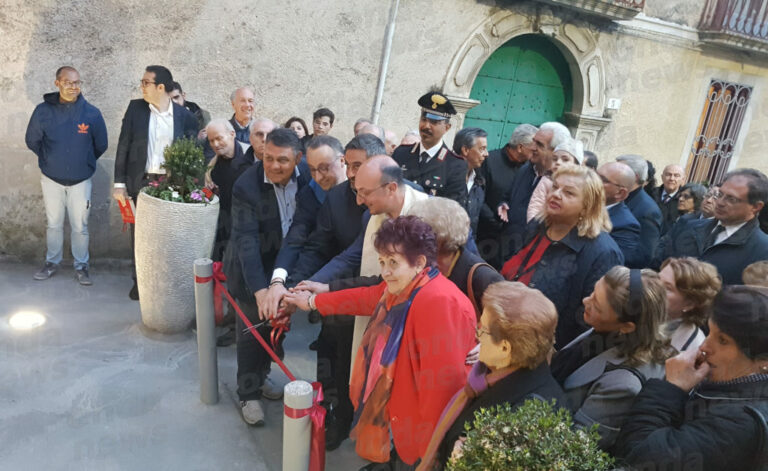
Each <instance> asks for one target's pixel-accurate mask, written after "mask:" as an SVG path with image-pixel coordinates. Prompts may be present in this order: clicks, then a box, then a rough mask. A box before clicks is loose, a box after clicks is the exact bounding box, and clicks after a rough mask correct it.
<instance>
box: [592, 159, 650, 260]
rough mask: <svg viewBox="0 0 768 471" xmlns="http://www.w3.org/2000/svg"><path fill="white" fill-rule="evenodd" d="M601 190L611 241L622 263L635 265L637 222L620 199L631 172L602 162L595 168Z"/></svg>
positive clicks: (623, 197)
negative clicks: (603, 192)
mask: <svg viewBox="0 0 768 471" xmlns="http://www.w3.org/2000/svg"><path fill="white" fill-rule="evenodd" d="M597 174H598V175H599V176H600V179H601V180H602V181H603V187H604V188H605V209H606V210H607V211H608V217H610V218H611V226H612V228H611V232H610V235H611V238H612V239H613V240H614V242H616V245H618V246H619V248H620V249H621V253H623V254H624V262H625V263H628V264H630V263H636V261H637V259H638V257H639V256H640V255H639V250H640V223H639V222H638V221H637V218H635V216H634V215H633V214H632V211H630V210H629V208H628V207H627V205H626V204H625V203H624V200H626V199H627V196H629V188H631V187H632V185H633V184H634V182H635V173H634V172H633V171H632V169H631V168H629V166H627V165H624V164H622V163H620V162H606V163H604V164H603V165H601V166H600V168H598V169H597Z"/></svg>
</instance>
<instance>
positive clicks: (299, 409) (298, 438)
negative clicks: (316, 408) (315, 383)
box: [283, 380, 314, 471]
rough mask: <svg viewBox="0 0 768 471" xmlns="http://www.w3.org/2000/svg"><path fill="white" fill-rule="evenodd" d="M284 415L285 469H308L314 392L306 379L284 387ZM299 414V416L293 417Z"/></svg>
mask: <svg viewBox="0 0 768 471" xmlns="http://www.w3.org/2000/svg"><path fill="white" fill-rule="evenodd" d="M284 392H285V394H284V400H283V402H284V404H285V407H284V412H283V413H284V416H283V471H307V470H308V469H309V447H310V442H311V440H312V421H311V419H310V418H309V409H310V408H311V407H312V399H313V397H314V392H313V391H312V385H311V384H309V383H308V382H306V381H301V380H297V381H291V382H290V383H288V384H286V385H285V389H284ZM291 415H293V416H298V417H297V418H292V417H291Z"/></svg>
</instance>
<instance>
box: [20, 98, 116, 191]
mask: <svg viewBox="0 0 768 471" xmlns="http://www.w3.org/2000/svg"><path fill="white" fill-rule="evenodd" d="M26 142H27V147H29V148H30V149H31V150H32V152H34V153H35V154H36V155H37V163H38V165H39V166H40V170H41V171H42V172H43V175H45V176H47V177H48V178H50V179H51V180H53V181H55V182H58V183H60V184H62V185H74V184H77V183H79V182H81V181H83V180H86V179H88V178H90V177H91V175H93V173H94V172H95V171H96V159H98V158H99V157H100V156H101V154H103V153H104V151H106V150H107V126H106V124H104V118H102V116H101V112H100V111H99V109H98V108H96V107H95V106H93V105H91V104H90V103H88V102H87V101H85V98H83V96H82V95H79V96H78V97H77V100H76V101H75V102H74V103H61V102H59V92H54V93H47V94H45V95H43V102H42V103H40V104H39V105H37V107H36V108H35V111H34V112H33V113H32V117H31V118H29V125H28V126H27V135H26Z"/></svg>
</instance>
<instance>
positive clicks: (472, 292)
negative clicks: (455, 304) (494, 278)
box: [467, 262, 494, 321]
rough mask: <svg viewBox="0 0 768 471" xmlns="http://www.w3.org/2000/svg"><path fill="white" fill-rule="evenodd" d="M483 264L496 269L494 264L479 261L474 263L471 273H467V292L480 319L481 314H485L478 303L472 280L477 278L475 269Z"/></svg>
mask: <svg viewBox="0 0 768 471" xmlns="http://www.w3.org/2000/svg"><path fill="white" fill-rule="evenodd" d="M481 266H486V267H488V268H490V269H491V270H493V269H494V268H493V267H492V266H490V265H489V264H487V263H485V262H478V263H475V264H474V265H472V268H470V269H469V275H467V294H468V295H469V300H470V301H472V306H473V307H474V308H475V315H477V320H478V321H479V320H480V316H481V315H482V314H483V310H482V309H480V306H478V304H477V300H475V289H474V287H473V286H472V282H473V281H474V279H475V270H477V269H478V268H480V267H481Z"/></svg>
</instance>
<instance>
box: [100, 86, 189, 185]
mask: <svg viewBox="0 0 768 471" xmlns="http://www.w3.org/2000/svg"><path fill="white" fill-rule="evenodd" d="M171 106H173V139H174V140H176V139H179V138H181V137H188V138H195V137H197V119H195V116H194V115H193V114H192V113H190V112H189V111H188V110H187V109H186V108H184V107H183V106H180V105H177V104H176V103H174V102H171ZM149 115H150V111H149V103H147V102H146V101H144V100H143V99H139V100H131V102H130V103H129V104H128V109H127V110H125V115H124V116H123V124H122V126H121V127H120V137H119V138H118V140H117V151H116V152H115V183H125V186H126V189H127V191H128V194H129V195H130V196H131V197H135V196H136V195H138V194H139V190H140V189H141V185H142V182H143V180H144V170H145V169H146V166H147V146H148V144H149V142H148V140H149Z"/></svg>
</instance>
